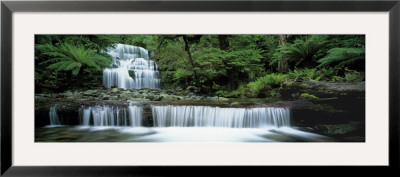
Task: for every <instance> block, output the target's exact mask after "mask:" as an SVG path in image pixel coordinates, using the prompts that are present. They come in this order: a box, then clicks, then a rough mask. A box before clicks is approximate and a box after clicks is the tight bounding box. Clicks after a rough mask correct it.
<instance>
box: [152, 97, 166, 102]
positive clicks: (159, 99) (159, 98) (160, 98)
mask: <svg viewBox="0 0 400 177" xmlns="http://www.w3.org/2000/svg"><path fill="white" fill-rule="evenodd" d="M163 98H164V97H163V96H159V97H155V98H154V99H153V101H161V100H162V99H163Z"/></svg>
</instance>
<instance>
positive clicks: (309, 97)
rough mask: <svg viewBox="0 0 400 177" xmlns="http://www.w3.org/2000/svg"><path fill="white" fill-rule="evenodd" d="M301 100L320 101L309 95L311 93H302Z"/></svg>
mask: <svg viewBox="0 0 400 177" xmlns="http://www.w3.org/2000/svg"><path fill="white" fill-rule="evenodd" d="M300 98H304V99H306V100H313V101H315V100H319V98H318V97H317V96H315V95H311V94H309V93H302V94H301V95H300Z"/></svg>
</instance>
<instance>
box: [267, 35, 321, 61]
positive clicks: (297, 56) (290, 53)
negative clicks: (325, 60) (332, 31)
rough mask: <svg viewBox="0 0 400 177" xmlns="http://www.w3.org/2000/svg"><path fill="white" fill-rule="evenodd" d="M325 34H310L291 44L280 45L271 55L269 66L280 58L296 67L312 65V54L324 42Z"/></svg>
mask: <svg viewBox="0 0 400 177" xmlns="http://www.w3.org/2000/svg"><path fill="white" fill-rule="evenodd" d="M326 39H327V36H326V35H311V36H306V37H304V38H300V39H297V40H295V41H294V43H293V44H290V43H289V44H286V45H280V46H279V47H278V49H277V51H276V53H274V55H273V57H272V61H271V62H270V65H271V66H274V65H277V64H279V63H280V62H281V61H282V59H285V60H287V62H288V63H294V64H293V66H294V67H297V66H299V65H300V64H302V66H303V67H307V68H311V67H314V63H315V59H314V55H315V54H316V53H317V52H318V51H319V50H320V49H321V48H322V47H324V45H325V44H326V42H327V41H326Z"/></svg>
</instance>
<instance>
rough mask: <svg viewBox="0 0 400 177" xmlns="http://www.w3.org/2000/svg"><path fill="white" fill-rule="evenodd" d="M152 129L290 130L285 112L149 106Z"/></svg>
mask: <svg viewBox="0 0 400 177" xmlns="http://www.w3.org/2000/svg"><path fill="white" fill-rule="evenodd" d="M151 109H152V114H153V120H154V126H155V127H233V128H267V127H282V126H290V110H289V109H287V108H248V109H247V108H221V107H210V106H172V105H168V106H152V107H151Z"/></svg>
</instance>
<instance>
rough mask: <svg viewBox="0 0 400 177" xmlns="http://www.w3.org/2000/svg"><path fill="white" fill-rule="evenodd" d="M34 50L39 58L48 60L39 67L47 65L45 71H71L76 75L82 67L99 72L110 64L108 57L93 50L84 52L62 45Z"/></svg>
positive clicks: (37, 46)
mask: <svg viewBox="0 0 400 177" xmlns="http://www.w3.org/2000/svg"><path fill="white" fill-rule="evenodd" d="M35 48H36V50H38V51H39V52H40V53H41V54H40V56H47V57H49V58H50V59H48V60H46V61H44V62H41V63H40V64H41V65H48V66H47V69H51V70H55V71H71V73H72V74H73V75H78V74H79V73H80V71H81V68H82V67H87V68H90V69H93V70H96V71H98V70H101V68H102V67H107V66H109V65H110V64H111V62H112V59H111V57H109V56H104V55H99V54H97V53H95V51H93V50H86V49H84V48H83V47H82V46H78V47H77V46H73V45H70V44H62V45H60V46H59V47H55V46H53V45H50V44H44V45H36V46H35Z"/></svg>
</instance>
